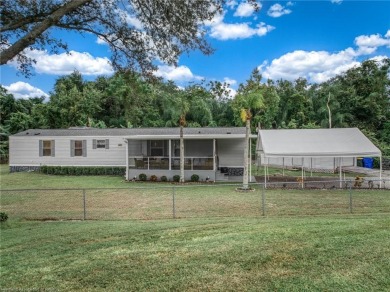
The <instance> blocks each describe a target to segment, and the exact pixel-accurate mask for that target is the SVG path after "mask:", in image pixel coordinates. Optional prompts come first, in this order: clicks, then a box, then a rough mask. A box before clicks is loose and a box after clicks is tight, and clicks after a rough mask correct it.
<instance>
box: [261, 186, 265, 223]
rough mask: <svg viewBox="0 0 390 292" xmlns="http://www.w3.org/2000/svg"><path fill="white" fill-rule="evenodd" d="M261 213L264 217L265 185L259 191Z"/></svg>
mask: <svg viewBox="0 0 390 292" xmlns="http://www.w3.org/2000/svg"><path fill="white" fill-rule="evenodd" d="M261 212H262V214H263V216H265V185H263V188H262V189H261Z"/></svg>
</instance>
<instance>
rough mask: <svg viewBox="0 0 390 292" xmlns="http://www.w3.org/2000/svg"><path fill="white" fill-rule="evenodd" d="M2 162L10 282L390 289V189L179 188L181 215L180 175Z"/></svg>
mask: <svg viewBox="0 0 390 292" xmlns="http://www.w3.org/2000/svg"><path fill="white" fill-rule="evenodd" d="M0 171H1V188H2V190H3V191H2V192H1V198H0V202H1V209H0V211H6V212H7V213H8V214H9V217H10V218H9V220H8V221H7V222H5V223H1V226H0V228H1V229H0V231H1V237H0V238H1V239H0V240H1V241H0V243H1V245H0V288H1V289H3V290H6V291H7V290H10V291H12V290H13V291H23V290H26V291H42V290H48V291H50V290H53V291H56V290H59V291H204V290H206V291H208V290H209V291H389V290H390V265H389V263H390V240H389V238H390V227H389V226H390V215H389V214H390V192H389V191H388V190H370V191H367V190H354V191H353V206H354V213H353V214H350V213H349V191H348V190H281V189H278V190H267V191H266V192H265V201H264V203H265V205H264V207H265V210H266V216H262V213H261V212H262V207H263V205H262V203H263V202H262V189H261V188H259V186H256V188H257V189H256V191H254V192H249V193H240V192H236V191H235V187H234V186H231V185H227V186H223V185H218V184H215V185H212V184H210V185H207V186H204V185H203V186H197V185H194V186H187V187H175V190H174V193H175V207H176V218H178V219H177V220H173V219H169V218H172V216H173V212H172V211H173V210H172V205H173V200H172V198H173V197H172V194H173V185H170V184H164V185H163V186H165V188H161V186H162V185H161V184H152V183H145V184H144V183H126V182H124V180H123V178H121V177H107V176H96V177H93V176H87V177H85V176H81V177H76V176H51V175H43V174H39V173H13V174H9V173H8V169H7V168H6V167H4V166H1V168H0ZM25 188H28V189H69V188H71V189H73V190H65V191H62V190H46V191H42V190H31V191H21V192H20V191H10V192H9V191H4V190H6V189H25ZM83 188H94V189H93V190H87V191H86V206H87V219H90V220H86V221H81V220H71V221H70V220H66V219H82V218H83V192H82V191H80V189H83ZM97 188H108V189H97ZM297 215H298V216H297ZM302 215H304V216H302ZM311 215H315V216H311ZM135 218H137V219H142V220H133V219H135ZM26 219H32V220H33V221H32V220H26ZM50 219H53V220H54V221H52V220H50ZM59 219H60V220H63V219H65V221H58V220H59ZM113 219H115V220H116V221H112V220H113ZM118 219H119V220H118ZM154 219H160V220H154ZM35 220H49V221H46V222H41V221H35Z"/></svg>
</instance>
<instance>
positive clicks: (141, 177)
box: [138, 173, 148, 181]
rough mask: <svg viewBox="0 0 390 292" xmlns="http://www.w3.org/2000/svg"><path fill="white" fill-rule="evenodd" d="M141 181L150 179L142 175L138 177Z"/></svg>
mask: <svg viewBox="0 0 390 292" xmlns="http://www.w3.org/2000/svg"><path fill="white" fill-rule="evenodd" d="M138 178H139V180H140V181H146V180H147V179H148V177H147V175H146V174H144V173H141V174H140V175H139V176H138Z"/></svg>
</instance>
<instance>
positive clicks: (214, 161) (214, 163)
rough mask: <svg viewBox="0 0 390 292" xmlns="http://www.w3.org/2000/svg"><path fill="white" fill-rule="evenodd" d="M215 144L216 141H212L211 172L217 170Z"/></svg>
mask: <svg viewBox="0 0 390 292" xmlns="http://www.w3.org/2000/svg"><path fill="white" fill-rule="evenodd" d="M216 144H217V141H216V139H213V170H214V171H216V170H217V161H216V157H217V147H216Z"/></svg>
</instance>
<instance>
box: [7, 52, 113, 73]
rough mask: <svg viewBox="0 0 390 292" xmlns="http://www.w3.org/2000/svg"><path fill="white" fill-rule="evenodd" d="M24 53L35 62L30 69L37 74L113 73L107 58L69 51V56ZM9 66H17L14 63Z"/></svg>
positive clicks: (65, 54) (64, 54)
mask: <svg viewBox="0 0 390 292" xmlns="http://www.w3.org/2000/svg"><path fill="white" fill-rule="evenodd" d="M25 52H26V55H27V56H28V57H29V58H31V59H34V60H35V61H36V63H33V64H32V67H33V68H34V69H35V70H36V72H37V73H45V74H50V75H67V74H71V73H72V72H74V71H75V70H77V71H79V72H80V73H81V74H83V75H105V74H112V73H113V72H114V71H113V68H112V67H111V65H110V61H109V59H108V58H106V57H104V58H100V57H93V56H92V55H91V54H89V53H80V52H76V51H70V52H69V54H67V53H62V54H53V55H50V54H49V53H48V52H47V51H38V50H26V51H25ZM10 65H13V66H17V64H16V62H15V61H13V62H11V63H10Z"/></svg>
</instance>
